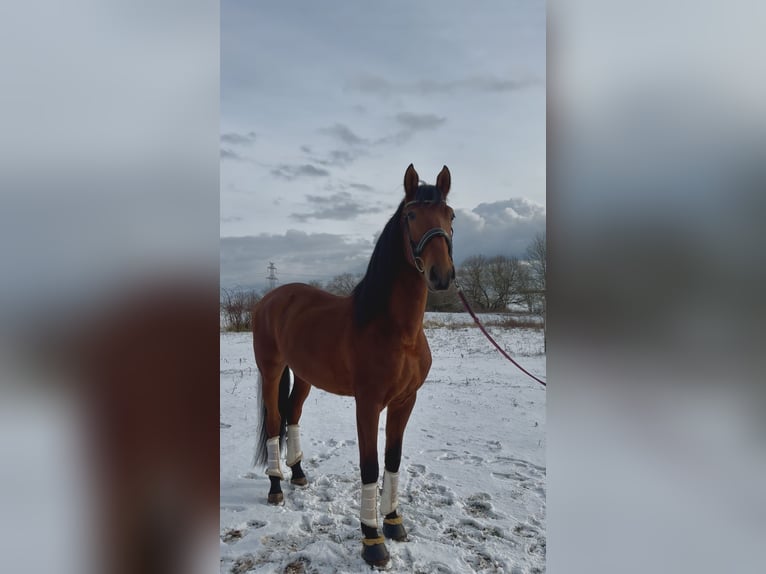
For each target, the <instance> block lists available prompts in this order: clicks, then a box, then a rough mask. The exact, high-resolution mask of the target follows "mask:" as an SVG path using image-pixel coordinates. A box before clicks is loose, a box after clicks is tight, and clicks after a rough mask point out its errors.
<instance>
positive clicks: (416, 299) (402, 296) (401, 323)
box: [388, 268, 428, 344]
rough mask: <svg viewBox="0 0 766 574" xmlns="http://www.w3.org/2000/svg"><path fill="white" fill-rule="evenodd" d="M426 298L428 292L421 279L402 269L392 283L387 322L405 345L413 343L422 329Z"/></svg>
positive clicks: (407, 269)
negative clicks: (399, 334) (397, 332)
mask: <svg viewBox="0 0 766 574" xmlns="http://www.w3.org/2000/svg"><path fill="white" fill-rule="evenodd" d="M427 298H428V290H427V289H426V283H425V281H423V278H422V277H421V276H420V275H419V274H418V273H417V272H416V271H415V270H414V269H410V268H406V269H403V270H402V271H401V272H400V275H399V277H398V280H397V281H395V282H394V287H393V290H392V293H391V301H390V304H389V312H390V316H389V317H388V321H389V322H390V324H391V325H392V327H393V328H394V329H395V330H397V331H399V332H400V333H401V337H402V341H403V342H404V343H405V344H407V343H409V344H412V343H414V342H415V341H416V339H417V336H418V333H420V330H421V329H422V327H423V315H424V314H425V311H426V299H427Z"/></svg>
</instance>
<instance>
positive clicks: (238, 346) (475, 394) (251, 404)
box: [220, 313, 546, 574]
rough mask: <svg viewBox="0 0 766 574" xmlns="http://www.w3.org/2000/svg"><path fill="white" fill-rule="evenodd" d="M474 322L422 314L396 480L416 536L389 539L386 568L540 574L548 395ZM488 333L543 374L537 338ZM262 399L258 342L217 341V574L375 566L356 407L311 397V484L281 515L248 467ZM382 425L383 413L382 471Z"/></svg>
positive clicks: (307, 466)
mask: <svg viewBox="0 0 766 574" xmlns="http://www.w3.org/2000/svg"><path fill="white" fill-rule="evenodd" d="M488 318H489V317H488ZM466 319H467V320H466ZM469 322H470V317H468V315H465V314H456V315H451V314H431V313H429V314H427V317H426V325H428V328H427V329H426V334H427V336H428V342H429V345H430V347H431V352H432V354H433V366H432V367H431V372H430V374H429V376H428V379H427V380H426V383H425V385H424V386H423V387H422V388H421V390H420V391H419V392H418V399H417V403H416V405H415V409H414V411H413V413H412V416H411V417H410V421H409V424H408V426H407V431H406V433H405V435H404V449H403V456H402V465H401V468H400V471H399V474H400V479H399V491H400V495H399V500H400V502H399V509H400V513H401V514H402V516H403V518H404V525H405V527H406V528H407V531H408V533H409V541H408V542H401V543H397V542H393V541H387V543H386V545H387V547H388V550H389V552H390V554H391V562H390V563H389V565H388V567H387V568H386V570H387V571H389V572H419V573H431V572H507V573H512V574H521V573H541V572H544V571H545V547H546V537H545V492H546V491H545V390H544V388H543V387H541V386H540V385H538V384H537V383H535V382H534V381H533V380H531V379H529V378H528V377H526V375H524V374H523V373H521V372H520V371H518V370H516V368H515V367H513V365H511V364H510V363H509V362H508V361H507V360H506V359H504V358H503V357H502V355H500V353H498V352H497V351H496V350H495V349H494V348H493V347H492V346H491V344H490V343H489V342H488V341H487V340H486V339H485V338H484V337H483V335H482V334H481V332H480V331H479V330H478V329H476V328H474V327H469V326H467V325H468V324H469ZM490 331H491V332H492V333H493V335H494V336H495V338H496V339H497V340H498V342H499V343H500V344H501V346H503V347H504V348H505V349H506V350H507V351H508V352H509V353H510V354H511V355H512V356H513V357H514V358H518V360H519V362H520V363H521V364H522V365H523V366H524V367H525V368H527V369H528V370H530V371H531V372H532V373H534V374H536V375H538V376H541V377H542V378H544V377H545V356H544V355H543V354H542V349H543V340H542V331H541V330H530V329H515V330H504V329H501V328H498V327H494V328H491V329H490ZM257 391H258V389H257V372H256V369H255V360H254V358H253V350H252V336H251V335H250V334H249V333H221V431H220V432H221V471H220V472H221V545H220V546H221V572H222V573H224V572H226V573H229V572H235V573H244V572H279V573H282V572H285V573H291V574H299V573H304V572H305V573H313V572H316V573H322V574H325V573H327V574H330V573H335V572H365V571H370V567H369V566H367V564H366V563H365V562H364V561H363V560H362V558H361V548H362V544H361V530H360V528H359V502H360V490H361V489H360V478H359V470H358V464H359V453H358V447H357V437H356V424H355V411H354V401H353V398H349V397H339V396H335V395H330V394H328V393H325V392H324V391H320V390H318V389H312V390H311V394H310V395H309V398H308V399H307V401H306V404H305V405H304V409H303V417H302V419H301V435H302V446H303V452H304V464H303V468H304V470H305V471H306V474H307V476H308V479H309V481H310V484H309V486H308V487H306V488H303V489H298V488H295V487H292V486H291V485H290V484H289V482H285V483H283V489H284V491H285V503H284V505H283V506H277V507H274V506H269V505H268V504H267V503H266V494H267V493H268V490H269V482H268V478H267V477H266V475H265V473H264V472H263V470H262V469H260V468H258V469H253V468H252V467H251V460H252V455H253V448H254V445H255V440H256V431H257V426H258V418H259V416H260V413H259V412H257V401H256V396H257V395H256V393H257ZM384 424H385V412H384V413H382V415H381V418H380V433H379V439H378V452H379V458H380V467H381V474H382V471H383V447H384V441H385V434H384V432H383V431H384V428H385V427H384ZM283 465H284V461H283ZM286 470H287V473H288V475H289V469H286Z"/></svg>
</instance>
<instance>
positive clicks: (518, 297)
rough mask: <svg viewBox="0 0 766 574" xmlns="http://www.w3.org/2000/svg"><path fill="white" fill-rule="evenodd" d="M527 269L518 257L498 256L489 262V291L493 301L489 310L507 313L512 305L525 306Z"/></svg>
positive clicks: (487, 270)
mask: <svg viewBox="0 0 766 574" xmlns="http://www.w3.org/2000/svg"><path fill="white" fill-rule="evenodd" d="M525 280H526V277H525V269H524V267H523V266H522V265H521V263H520V262H519V260H518V259H517V258H516V257H505V256H503V255H498V256H497V257H493V258H492V259H489V260H487V267H486V279H485V282H486V283H487V291H488V293H489V294H490V297H491V300H490V304H489V309H490V310H492V311H507V310H508V306H509V305H512V304H523V303H524V295H523V290H524V287H525V285H526V282H525Z"/></svg>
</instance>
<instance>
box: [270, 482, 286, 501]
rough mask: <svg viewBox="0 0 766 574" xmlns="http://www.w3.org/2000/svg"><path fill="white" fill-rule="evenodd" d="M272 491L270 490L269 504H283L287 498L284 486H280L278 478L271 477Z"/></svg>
mask: <svg viewBox="0 0 766 574" xmlns="http://www.w3.org/2000/svg"><path fill="white" fill-rule="evenodd" d="M269 480H270V481H271V489H270V490H269V504H282V502H284V500H285V497H284V495H283V494H282V485H280V484H279V477H278V476H270V477H269Z"/></svg>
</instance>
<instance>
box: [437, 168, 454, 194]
mask: <svg viewBox="0 0 766 574" xmlns="http://www.w3.org/2000/svg"><path fill="white" fill-rule="evenodd" d="M450 185H452V177H451V176H450V174H449V169H447V166H446V165H445V166H444V167H443V168H442V170H441V171H440V172H439V175H438V176H436V187H437V188H438V189H439V191H441V192H442V199H446V197H447V194H448V193H449V188H450Z"/></svg>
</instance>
